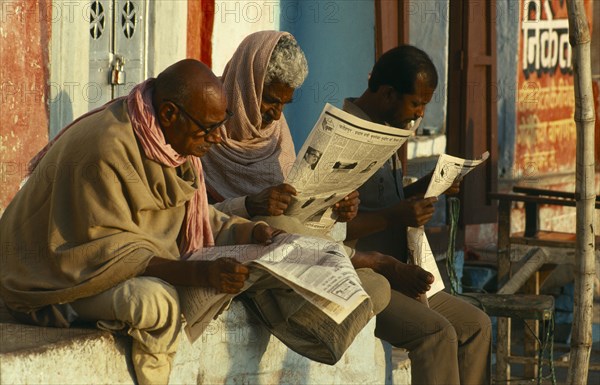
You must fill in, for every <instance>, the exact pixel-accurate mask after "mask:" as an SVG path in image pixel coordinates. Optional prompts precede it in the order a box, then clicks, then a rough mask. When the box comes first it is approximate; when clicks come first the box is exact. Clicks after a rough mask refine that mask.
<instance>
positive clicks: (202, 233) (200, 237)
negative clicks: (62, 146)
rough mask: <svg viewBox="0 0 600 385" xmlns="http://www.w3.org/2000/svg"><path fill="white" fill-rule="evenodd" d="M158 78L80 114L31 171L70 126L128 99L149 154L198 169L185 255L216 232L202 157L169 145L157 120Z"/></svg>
mask: <svg viewBox="0 0 600 385" xmlns="http://www.w3.org/2000/svg"><path fill="white" fill-rule="evenodd" d="M153 86H154V79H148V80H146V81H145V82H143V83H140V84H138V85H137V86H136V87H135V88H134V89H133V90H132V91H131V92H130V93H129V95H128V96H126V97H121V98H118V99H114V100H111V101H110V102H108V103H106V104H105V105H104V106H102V107H100V108H97V109H95V110H93V111H90V112H88V113H87V114H85V115H83V116H81V117H79V118H78V119H77V120H75V121H74V122H73V123H71V124H69V125H68V126H66V127H65V128H63V129H62V130H61V132H60V133H59V134H58V135H57V136H56V137H55V138H54V139H53V140H52V141H51V142H49V143H48V144H47V145H46V146H45V147H44V148H43V149H42V150H41V151H40V152H39V153H38V154H37V155H36V156H34V157H33V159H32V160H31V162H30V163H29V172H30V173H31V172H32V171H33V170H34V169H35V168H36V167H37V165H38V164H39V162H40V161H41V159H42V158H43V157H44V155H45V154H46V153H47V152H48V150H49V149H50V147H51V146H52V144H54V143H55V142H56V141H57V140H58V139H59V138H60V137H61V136H62V135H63V134H64V133H65V132H66V131H67V130H68V129H69V128H71V127H72V126H73V125H74V124H75V123H77V122H78V121H80V120H81V119H83V118H85V117H87V116H89V115H91V114H94V113H96V112H98V111H101V110H104V109H106V108H108V107H109V106H111V105H112V104H113V103H116V102H118V101H122V100H123V99H125V98H126V99H127V109H128V112H129V119H130V120H131V126H132V127H133V131H134V132H135V135H136V137H137V139H138V140H139V141H140V143H141V145H142V148H143V149H144V153H145V154H146V157H147V158H149V159H151V160H153V161H155V162H157V163H160V164H162V165H164V166H166V167H178V166H181V165H182V164H184V163H185V162H186V161H188V160H189V161H190V162H191V163H192V165H193V166H194V168H195V169H196V175H197V177H198V183H197V185H198V189H197V190H196V192H195V193H194V196H193V197H192V199H191V200H190V201H189V202H188V203H187V207H186V214H185V220H184V225H183V227H182V228H183V230H184V231H183V232H182V237H181V242H180V244H179V251H180V253H181V254H182V256H184V257H185V256H187V255H189V254H190V253H191V252H193V251H195V250H198V249H201V248H202V247H204V246H214V240H213V234H212V230H211V227H210V221H209V216H208V199H207V197H206V186H205V185H204V176H203V172H202V163H201V162H200V158H198V157H195V156H190V157H184V156H181V155H179V154H178V153H177V152H176V151H175V150H174V149H173V148H172V147H171V146H170V145H169V144H167V142H166V140H165V137H164V135H163V132H162V130H161V128H160V126H159V125H158V123H157V122H156V119H155V113H154V107H153V106H152V91H153Z"/></svg>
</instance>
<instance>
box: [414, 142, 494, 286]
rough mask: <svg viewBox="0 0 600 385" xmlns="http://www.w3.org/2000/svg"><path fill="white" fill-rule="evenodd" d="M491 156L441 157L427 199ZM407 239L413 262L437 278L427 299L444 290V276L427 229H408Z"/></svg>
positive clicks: (442, 191)
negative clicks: (430, 243) (471, 157)
mask: <svg viewBox="0 0 600 385" xmlns="http://www.w3.org/2000/svg"><path fill="white" fill-rule="evenodd" d="M489 155H490V153H489V152H487V151H486V152H485V153H484V154H483V155H482V156H481V158H480V159H475V160H468V159H462V158H457V157H455V156H451V155H446V154H443V155H440V157H439V159H438V161H437V164H436V166H435V169H434V170H433V175H432V176H431V181H430V182H429V186H428V187H427V191H426V192H425V198H430V197H437V196H439V195H441V194H443V193H444V191H446V190H448V188H449V187H450V186H452V183H454V181H455V180H456V179H457V178H462V177H464V176H465V175H467V174H468V173H469V172H471V170H473V169H474V168H475V167H477V166H479V165H480V164H481V163H483V162H485V160H486V159H487V158H488V157H489ZM407 239H408V249H409V252H410V255H411V258H412V261H413V262H414V263H415V264H417V265H419V266H421V267H422V268H423V269H425V270H427V271H428V272H430V273H431V274H433V276H434V278H435V280H434V282H433V284H432V285H431V289H430V290H429V291H428V292H427V297H431V296H432V295H434V294H435V293H437V292H438V291H441V290H444V282H443V281H442V276H441V274H440V271H439V269H438V267H437V263H436V262H435V256H434V255H433V252H432V251H431V246H430V245H429V241H428V240H427V236H426V235H425V227H424V226H421V227H409V228H408V229H407Z"/></svg>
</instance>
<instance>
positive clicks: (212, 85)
mask: <svg viewBox="0 0 600 385" xmlns="http://www.w3.org/2000/svg"><path fill="white" fill-rule="evenodd" d="M222 88H223V86H222V84H221V81H220V80H219V78H218V77H217V76H216V75H215V74H214V73H213V72H212V71H211V69H210V68H208V66H206V65H205V64H204V63H202V62H200V61H198V60H194V59H185V60H181V61H179V62H177V63H175V64H173V65H171V66H169V67H168V68H166V69H165V70H164V71H162V72H161V73H160V74H159V75H158V77H157V78H156V81H155V83H154V96H153V104H154V106H155V108H156V107H157V106H158V105H160V103H161V102H162V101H164V100H172V101H173V102H176V103H178V104H180V105H183V106H189V103H190V102H191V101H193V105H190V106H189V107H190V109H192V108H198V107H200V105H203V104H205V103H207V102H209V101H212V100H213V99H214V98H215V97H216V98H219V99H221V98H222V97H223V96H221V94H222V93H223V92H222ZM198 102H199V103H198Z"/></svg>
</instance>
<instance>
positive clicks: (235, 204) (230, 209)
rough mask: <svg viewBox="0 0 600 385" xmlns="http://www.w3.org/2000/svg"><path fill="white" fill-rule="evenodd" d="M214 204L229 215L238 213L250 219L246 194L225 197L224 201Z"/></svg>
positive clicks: (239, 215)
mask: <svg viewBox="0 0 600 385" xmlns="http://www.w3.org/2000/svg"><path fill="white" fill-rule="evenodd" d="M213 206H214V207H215V209H217V210H219V211H221V212H223V213H225V214H227V215H237V216H238V217H242V218H246V219H250V214H248V210H246V197H245V196H243V197H237V198H230V199H225V200H224V201H223V202H219V203H215V204H214V205H213Z"/></svg>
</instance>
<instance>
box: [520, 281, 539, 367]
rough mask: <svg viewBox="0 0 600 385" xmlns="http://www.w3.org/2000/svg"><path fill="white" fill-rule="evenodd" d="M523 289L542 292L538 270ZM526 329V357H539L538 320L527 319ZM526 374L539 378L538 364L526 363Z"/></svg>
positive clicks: (529, 292) (529, 291)
mask: <svg viewBox="0 0 600 385" xmlns="http://www.w3.org/2000/svg"><path fill="white" fill-rule="evenodd" d="M523 291H524V292H525V293H527V294H540V274H539V272H536V273H535V274H534V275H533V276H532V277H531V278H529V280H528V281H527V283H525V285H524V286H523ZM525 323H526V325H525V330H524V336H523V339H524V348H525V356H526V357H537V356H538V352H539V344H538V342H537V339H536V337H537V336H539V334H540V326H539V322H538V321H536V320H526V321H525ZM524 375H525V377H526V378H537V375H538V365H537V364H527V365H525V371H524Z"/></svg>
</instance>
